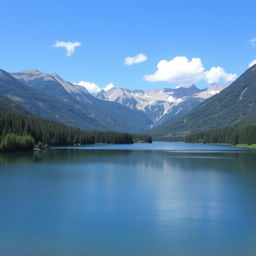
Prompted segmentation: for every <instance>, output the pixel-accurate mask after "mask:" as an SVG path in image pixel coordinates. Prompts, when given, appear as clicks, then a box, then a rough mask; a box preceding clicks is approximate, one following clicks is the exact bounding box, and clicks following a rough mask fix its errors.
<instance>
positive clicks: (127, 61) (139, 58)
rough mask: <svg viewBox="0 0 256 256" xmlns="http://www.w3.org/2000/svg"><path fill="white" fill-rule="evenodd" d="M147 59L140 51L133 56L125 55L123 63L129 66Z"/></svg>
mask: <svg viewBox="0 0 256 256" xmlns="http://www.w3.org/2000/svg"><path fill="white" fill-rule="evenodd" d="M147 59H148V57H147V56H146V55H145V54H143V53H140V54H138V55H136V56H133V57H126V58H125V59H124V64H125V65H128V66H131V65H134V64H138V63H141V62H144V61H146V60H147Z"/></svg>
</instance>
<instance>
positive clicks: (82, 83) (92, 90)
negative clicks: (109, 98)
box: [75, 81, 115, 94]
mask: <svg viewBox="0 0 256 256" xmlns="http://www.w3.org/2000/svg"><path fill="white" fill-rule="evenodd" d="M75 84H76V85H80V86H82V87H84V88H85V89H86V90H87V91H88V92H89V93H91V94H95V93H99V92H100V91H102V90H104V91H105V92H106V91H109V90H111V89H112V88H113V87H115V85H114V84H113V83H109V84H107V85H106V86H105V87H104V88H101V87H100V86H98V85H97V84H95V83H91V82H85V81H80V82H79V83H75Z"/></svg>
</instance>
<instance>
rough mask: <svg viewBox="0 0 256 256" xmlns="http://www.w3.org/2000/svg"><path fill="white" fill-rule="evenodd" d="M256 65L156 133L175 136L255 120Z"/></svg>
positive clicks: (241, 124)
mask: <svg viewBox="0 0 256 256" xmlns="http://www.w3.org/2000/svg"><path fill="white" fill-rule="evenodd" d="M255 110H256V65H254V66H252V67H251V68H249V69H248V70H247V71H246V72H245V73H244V74H242V75H241V76H240V77H239V78H238V79H237V80H236V81H234V82H233V83H232V84H231V85H230V86H228V87H227V88H226V89H224V90H223V91H221V92H220V93H219V94H217V95H215V96H213V97H211V98H209V99H207V100H206V101H204V102H203V103H202V104H200V105H199V106H198V107H196V108H195V109H193V110H192V111H191V112H190V113H189V114H187V115H185V116H183V117H181V118H179V119H178V120H176V121H175V122H170V121H168V122H166V123H165V124H163V125H162V126H160V127H158V128H156V129H155V130H154V131H153V134H155V135H162V136H176V135H177V134H179V135H181V134H183V135H185V134H188V133H189V132H198V131H203V130H209V129H215V128H223V127H241V126H244V125H247V124H252V123H256V111H255Z"/></svg>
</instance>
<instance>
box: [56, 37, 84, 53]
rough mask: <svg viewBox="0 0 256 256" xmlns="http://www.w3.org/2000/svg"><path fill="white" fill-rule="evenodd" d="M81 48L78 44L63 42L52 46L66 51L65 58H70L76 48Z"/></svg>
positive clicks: (57, 42)
mask: <svg viewBox="0 0 256 256" xmlns="http://www.w3.org/2000/svg"><path fill="white" fill-rule="evenodd" d="M79 46H81V43H80V42H63V41H56V42H55V44H54V47H55V48H65V49H66V51H67V56H71V55H72V54H73V53H74V51H75V49H76V47H79Z"/></svg>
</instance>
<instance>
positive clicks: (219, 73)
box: [204, 67, 237, 84]
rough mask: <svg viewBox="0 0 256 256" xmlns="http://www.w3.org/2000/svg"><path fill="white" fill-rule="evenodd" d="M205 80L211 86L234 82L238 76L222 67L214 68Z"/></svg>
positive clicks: (206, 75) (206, 74) (207, 72)
mask: <svg viewBox="0 0 256 256" xmlns="http://www.w3.org/2000/svg"><path fill="white" fill-rule="evenodd" d="M204 74H205V80H206V81H207V82H208V83H209V84H215V83H219V82H221V81H224V82H232V81H234V80H235V79H236V78H237V74H229V73H227V72H226V71H225V70H224V69H223V68H222V67H212V68H211V69H210V70H209V71H206V72H205V73H204Z"/></svg>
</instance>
